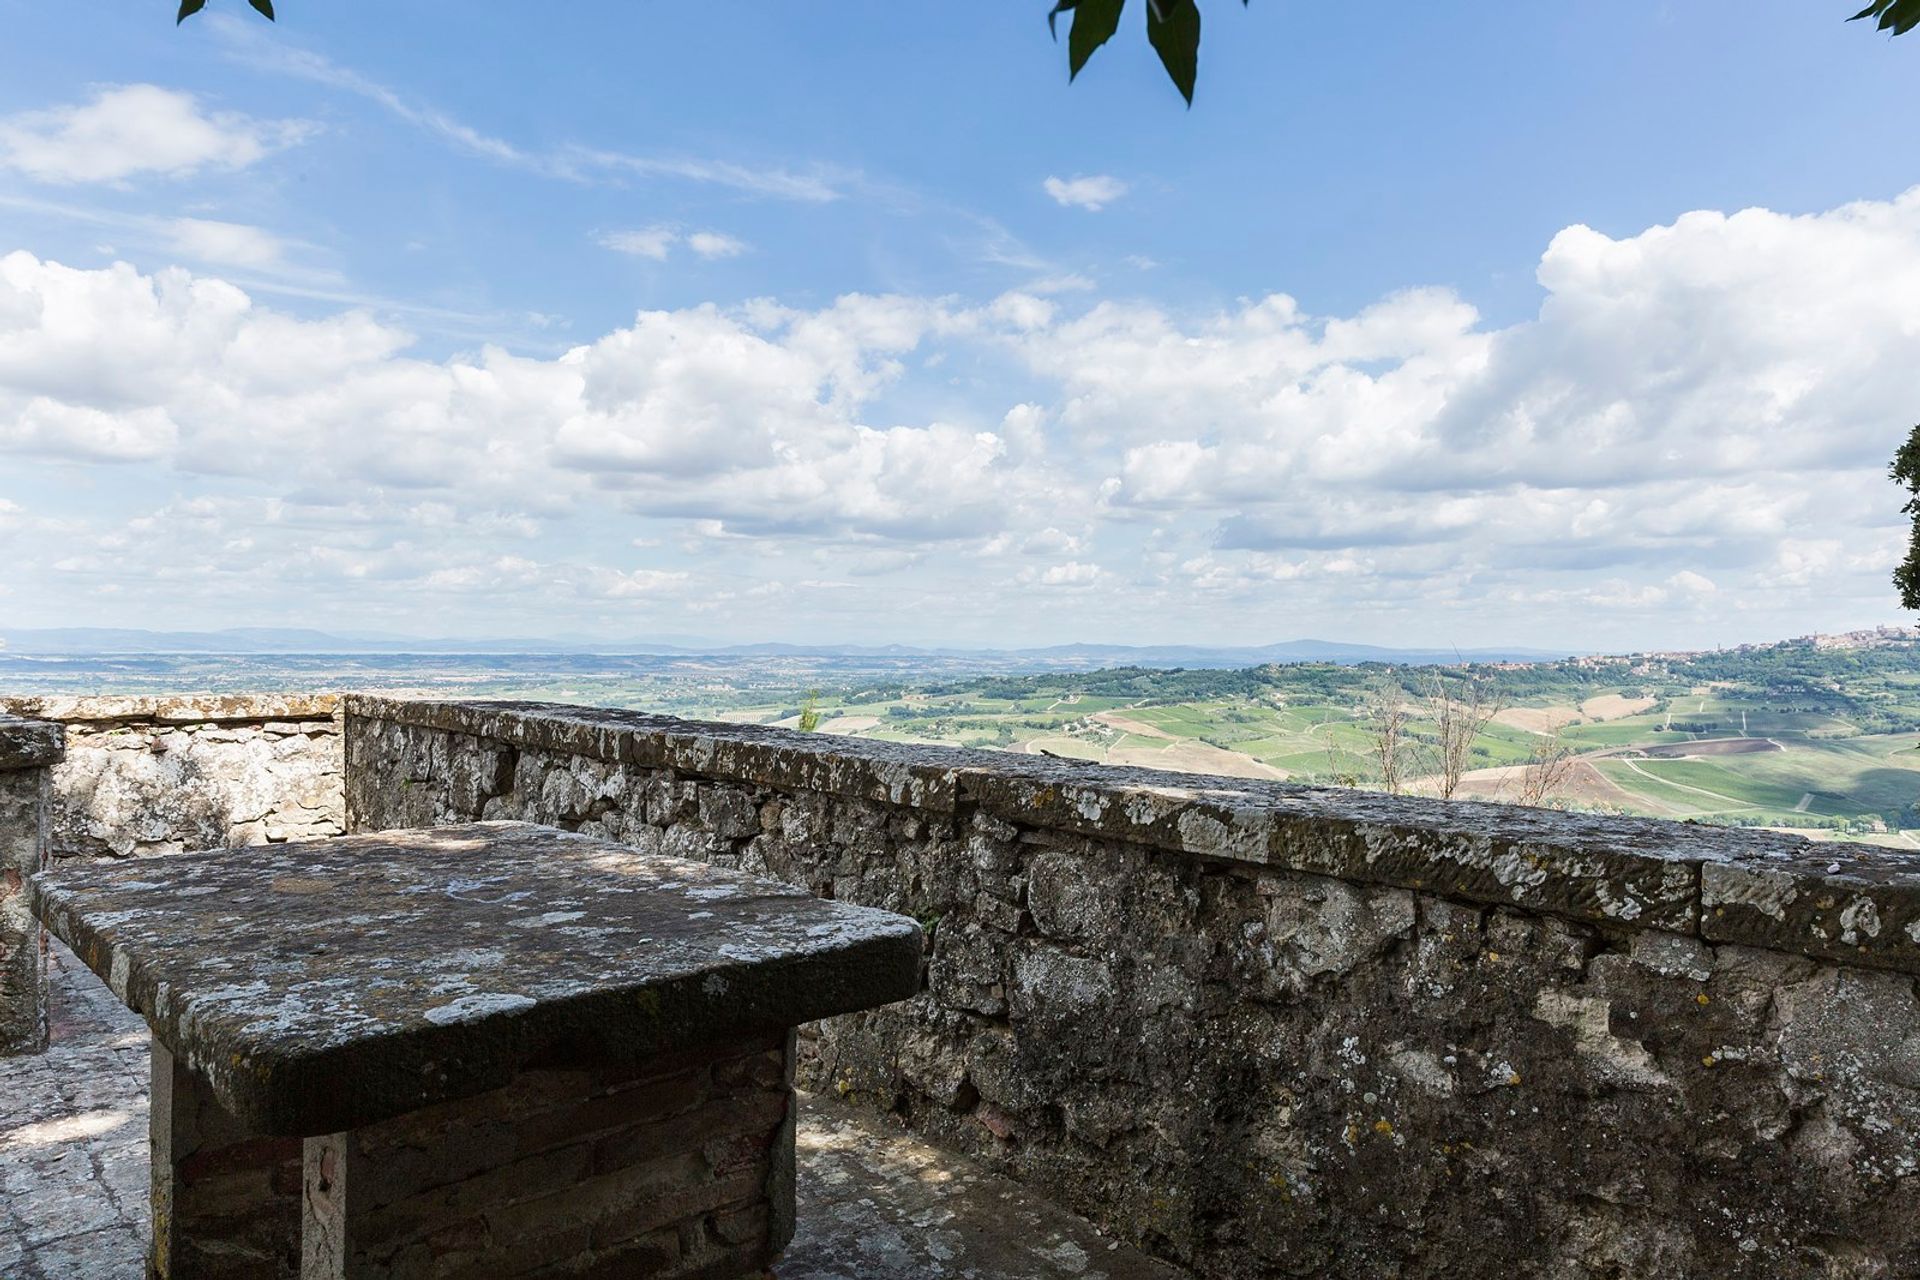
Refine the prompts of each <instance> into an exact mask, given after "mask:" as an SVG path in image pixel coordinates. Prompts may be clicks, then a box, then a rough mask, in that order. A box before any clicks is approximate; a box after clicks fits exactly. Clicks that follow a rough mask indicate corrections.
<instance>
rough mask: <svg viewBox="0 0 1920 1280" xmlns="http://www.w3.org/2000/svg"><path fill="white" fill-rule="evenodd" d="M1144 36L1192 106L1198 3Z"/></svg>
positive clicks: (1169, 7) (1177, 7)
mask: <svg viewBox="0 0 1920 1280" xmlns="http://www.w3.org/2000/svg"><path fill="white" fill-rule="evenodd" d="M1916 2H1917V3H1920V0H1916ZM1147 40H1148V42H1149V43H1151V44H1152V45H1153V51H1154V52H1155V53H1157V54H1159V55H1160V65H1161V66H1163V67H1165V68H1166V69H1167V74H1168V75H1169V76H1171V77H1172V78H1173V83H1174V87H1175V88H1177V89H1179V90H1180V96H1181V97H1183V98H1185V99H1186V100H1187V105H1188V106H1192V105H1193V80H1194V75H1195V74H1196V72H1198V70H1199V66H1200V6H1199V5H1198V4H1195V3H1194V0H1147Z"/></svg>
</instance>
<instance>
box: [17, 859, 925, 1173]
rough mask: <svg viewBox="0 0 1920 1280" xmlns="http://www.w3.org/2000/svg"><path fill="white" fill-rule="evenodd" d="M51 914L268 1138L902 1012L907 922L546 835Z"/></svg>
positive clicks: (217, 879) (201, 885)
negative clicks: (552, 1077) (888, 1009)
mask: <svg viewBox="0 0 1920 1280" xmlns="http://www.w3.org/2000/svg"><path fill="white" fill-rule="evenodd" d="M32 895H33V904H34V911H35V912H36V914H38V915H39V916H40V917H41V919H43V920H45V921H46V922H47V926H48V927H49V928H50V929H51V930H52V931H53V932H54V933H55V934H57V935H58V936H59V937H60V938H61V939H62V940H63V941H65V942H66V943H68V944H69V945H70V946H72V947H73V949H74V951H75V952H76V953H77V954H78V955H79V956H80V958H81V959H83V960H85V961H86V963H87V965H88V967H89V968H91V969H92V970H93V971H94V972H95V973H97V974H99V975H100V976H101V977H103V978H105V979H107V981H108V983H109V985H111V986H112V987H113V989H114V991H115V993H116V994H118V995H119V996H120V997H121V999H123V1000H125V1001H126V1002H127V1004H128V1005H129V1006H131V1007H132V1008H134V1009H136V1010H137V1011H139V1012H140V1013H142V1014H143V1015H145V1016H146V1017H147V1019H148V1020H149V1022H150V1024H151V1025H152V1026H153V1027H155V1028H156V1029H157V1030H158V1032H159V1035H160V1038H161V1040H162V1041H164V1042H165V1043H166V1044H167V1046H168V1047H169V1048H170V1049H172V1051H173V1052H174V1054H175V1055H176V1056H177V1057H178V1058H180V1059H181V1060H182V1061H183V1062H185V1063H187V1064H188V1065H189V1066H191V1067H192V1069H193V1070H195V1071H196V1072H198V1073H200V1074H201V1075H202V1076H203V1077H204V1078H205V1079H206V1080H207V1082H208V1085H209V1087H210V1088H211V1089H212V1091H213V1094H214V1096H215V1097H217V1098H218V1099H219V1100H220V1102H221V1104H222V1105H224V1106H225V1107H226V1109H227V1110H228V1111H229V1112H231V1113H232V1114H233V1115H234V1116H235V1117H236V1118H238V1119H239V1120H240V1121H241V1123H242V1124H244V1125H245V1126H246V1127H247V1128H248V1129H250V1130H252V1131H253V1132H256V1133H264V1134H273V1135H285V1136H289V1137H304V1136H309V1135H313V1134H322V1133H335V1132H340V1131H343V1130H347V1129H355V1128H359V1127H361V1126H363V1125H366V1124H370V1123H373V1122H376V1121H379V1120H384V1119H387V1118H389V1117H391V1116H395V1115H399V1114H401V1113H403V1112H407V1111H412V1110H416V1109H418V1108H420V1107H423V1106H428V1105H431V1104H433V1103H436V1102H443V1101H448V1100H451V1099H456V1098H461V1097H469V1096H472V1095H474V1094H477V1093H484V1092H486V1091H488V1090H490V1089H496V1088H499V1087H500V1086H502V1085H504V1084H506V1083H507V1081H508V1080H510V1079H512V1078H513V1076H514V1075H515V1074H516V1073H517V1072H518V1071H519V1070H520V1069H521V1068H522V1067H523V1066H525V1065H527V1064H528V1063H532V1062H536V1061H538V1062H547V1063H558V1062H568V1061H572V1062H604V1063H625V1062H641V1061H645V1060H646V1059H648V1058H650V1057H652V1056H654V1055H656V1054H658V1053H661V1052H666V1051H669V1050H673V1049H678V1048H682V1047H686V1046H691V1045H702V1044H707V1043H714V1042H718V1041H721V1040H724V1039H728V1038H730V1037H733V1036H735V1035H738V1034H741V1033H744V1032H753V1031H758V1030H765V1029H769V1028H774V1029H781V1028H786V1027H791V1026H797V1025H799V1024H801V1023H803V1022H812V1021H814V1020H816V1019H819V1018H824V1017H829V1016H832V1015H834V1014H838V1013H846V1012H849V1011H851V1010H855V1009H866V1008H871V1007H874V1006H876V1005H883V1004H889V1003H891V1002H893V1001H895V1000H904V999H906V998H908V997H909V996H911V995H913V994H914V993H915V992H916V991H917V990H918V989H919V985H920V961H921V953H922V947H923V943H922V938H921V932H920V927H919V926H918V925H917V924H915V923H914V922H913V921H912V920H909V919H907V918H906V917H904V916H899V915H895V914H893V913H891V912H886V911H876V910H874V909H872V908H868V907H858V906H853V905H850V904H848V903H842V902H831V901H826V900H823V899H820V898H816V897H814V896H813V895H811V894H809V893H808V892H806V890H804V889H799V888H796V887H794V886H792V885H788V884H782V883H781V882H779V881H777V880H769V879H766V878H764V877H759V876H750V875H746V874H743V873H741V872H738V871H729V870H726V869H725V868H721V867H715V866H710V865H708V864H706V863H699V862H691V861H687V860H684V859H679V858H669V857H664V856H661V855H659V854H647V853H642V852H639V851H637V850H635V849H633V848H630V847H628V846H626V845H619V844H614V843H612V842H610V841H605V840H596V839H593V838H591V837H588V836H581V835H573V834H570V833H568V832H564V831H556V830H554V829H552V828H549V827H540V826H534V825H531V824H527V823H515V822H491V823H473V824H470V825H466V826H455V827H439V828H435V829H432V830H425V831H383V832H377V833H373V834H370V835H359V836H346V837H342V838H340V839H337V840H325V841H309V842H303V843H299V844H287V845H279V846H272V847H269V848H266V849H257V848H256V849H246V850H239V851H221V852H216V853H195V854H186V855H181V856H179V857H174V858H168V859H165V860H164V862H158V861H155V860H148V861H135V862H131V863H89V864H85V865H81V866H74V867H69V868H62V869H59V870H56V871H52V872H44V873H42V874H41V875H39V876H36V877H35V878H34V879H33V881H32Z"/></svg>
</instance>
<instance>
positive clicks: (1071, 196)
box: [1041, 173, 1127, 213]
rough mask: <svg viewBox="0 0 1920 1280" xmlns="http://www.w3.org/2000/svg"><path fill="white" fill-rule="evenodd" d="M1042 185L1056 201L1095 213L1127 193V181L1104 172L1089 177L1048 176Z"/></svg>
mask: <svg viewBox="0 0 1920 1280" xmlns="http://www.w3.org/2000/svg"><path fill="white" fill-rule="evenodd" d="M1041 185H1042V186H1043V187H1045V188H1046V192H1047V194H1048V195H1050V196H1052V197H1053V198H1054V201H1055V202H1056V203H1058V204H1062V205H1066V206H1068V207H1070V208H1079V209H1086V210H1089V211H1091V212H1094V213H1098V212H1099V211H1100V210H1102V209H1104V208H1106V207H1107V206H1108V205H1110V204H1112V203H1113V202H1114V201H1116V200H1118V199H1119V198H1120V197H1121V196H1124V195H1126V194H1127V184H1126V183H1124V182H1122V181H1120V179H1118V178H1115V177H1113V176H1111V175H1109V174H1104V173H1096V174H1092V175H1090V176H1087V177H1075V178H1048V179H1047V180H1046V181H1045V182H1044V183H1042V184H1041Z"/></svg>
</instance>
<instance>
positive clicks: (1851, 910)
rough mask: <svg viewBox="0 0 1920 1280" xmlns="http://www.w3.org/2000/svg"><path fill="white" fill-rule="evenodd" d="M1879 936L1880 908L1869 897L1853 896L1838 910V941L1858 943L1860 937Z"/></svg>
mask: <svg viewBox="0 0 1920 1280" xmlns="http://www.w3.org/2000/svg"><path fill="white" fill-rule="evenodd" d="M1879 936H1880V910H1879V908H1877V907H1875V906H1874V905H1873V899H1871V898H1855V899H1854V900H1853V901H1852V902H1850V903H1848V904H1847V905H1846V907H1845V908H1844V909H1843V910H1842V911H1841V912H1840V941H1842V942H1844V943H1846V944H1847V945H1848V946H1858V945H1860V939H1861V938H1863V937H1866V938H1877V937H1879Z"/></svg>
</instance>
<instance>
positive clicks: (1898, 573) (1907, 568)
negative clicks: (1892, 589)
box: [1892, 426, 1920, 609]
mask: <svg viewBox="0 0 1920 1280" xmlns="http://www.w3.org/2000/svg"><path fill="white" fill-rule="evenodd" d="M1892 472H1893V479H1894V483H1895V484H1903V485H1905V486H1906V487H1907V492H1908V493H1909V494H1911V495H1913V496H1912V497H1910V498H1908V499H1907V505H1906V506H1905V507H1904V508H1902V509H1903V510H1904V511H1905V512H1906V513H1907V514H1908V515H1910V516H1912V517H1913V539H1912V541H1911V542H1910V543H1908V545H1907V558H1906V559H1905V560H1903V561H1902V562H1901V564H1900V567H1899V568H1898V569H1895V570H1894V571H1893V585H1894V586H1896V587H1898V588H1899V589H1900V607H1901V608H1903V609H1920V426H1916V427H1915V428H1914V429H1913V434H1912V435H1910V436H1908V437H1907V442H1906V443H1905V444H1903V445H1901V446H1900V452H1899V453H1896V454H1895V455H1894V456H1893V468H1892Z"/></svg>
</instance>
